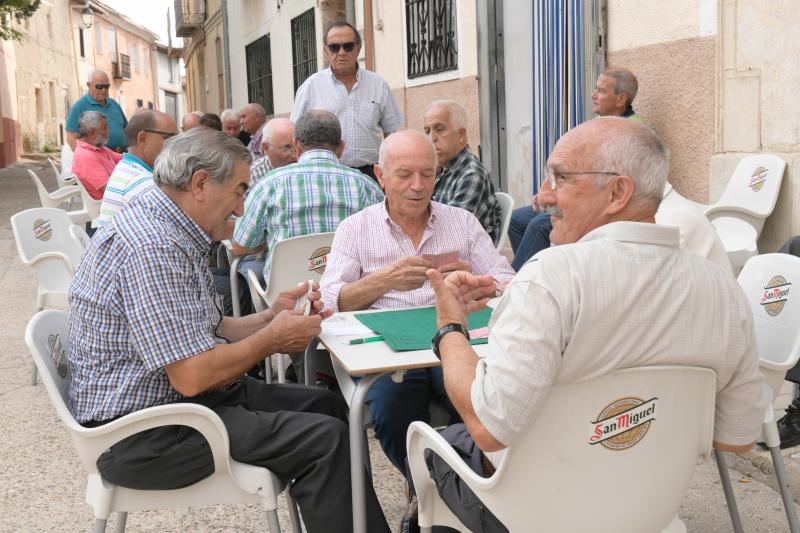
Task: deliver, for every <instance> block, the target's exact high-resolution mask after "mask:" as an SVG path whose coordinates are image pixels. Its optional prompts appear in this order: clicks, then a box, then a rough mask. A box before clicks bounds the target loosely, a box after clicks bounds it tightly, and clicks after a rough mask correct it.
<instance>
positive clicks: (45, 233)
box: [33, 218, 53, 241]
mask: <svg viewBox="0 0 800 533" xmlns="http://www.w3.org/2000/svg"><path fill="white" fill-rule="evenodd" d="M33 236H34V237H35V238H37V239H39V240H40V241H49V240H50V237H52V236H53V226H51V225H50V221H49V220H44V219H42V218H37V219H36V220H35V221H34V222H33Z"/></svg>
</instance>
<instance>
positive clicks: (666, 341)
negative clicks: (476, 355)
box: [471, 222, 765, 462]
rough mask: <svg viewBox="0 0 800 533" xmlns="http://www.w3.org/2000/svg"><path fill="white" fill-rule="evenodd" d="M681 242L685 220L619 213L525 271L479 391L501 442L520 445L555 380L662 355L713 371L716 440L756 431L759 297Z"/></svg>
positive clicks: (475, 401)
mask: <svg viewBox="0 0 800 533" xmlns="http://www.w3.org/2000/svg"><path fill="white" fill-rule="evenodd" d="M678 243H679V234H678V230H677V228H674V227H669V226H659V225H656V224H646V223H637V222H615V223H612V224H607V225H605V226H602V227H600V228H597V229H595V230H594V231H591V232H590V233H588V234H587V235H585V236H584V237H583V238H582V239H581V240H580V241H579V242H578V243H576V244H568V245H562V246H555V247H552V248H548V249H546V250H542V251H541V252H539V253H538V254H537V255H535V256H534V257H533V258H531V260H530V261H528V263H526V264H525V265H524V266H523V267H522V268H521V269H520V271H519V272H518V273H517V275H516V277H515V278H514V279H513V280H512V281H511V283H510V284H509V286H508V287H507V288H506V290H505V292H504V294H503V296H502V297H501V299H500V301H499V303H498V306H497V307H496V309H495V311H494V313H493V315H492V319H491V322H490V324H489V331H490V333H489V338H490V342H489V355H488V356H487V357H484V358H482V359H481V360H480V361H479V362H478V366H477V369H476V375H475V380H474V381H473V383H472V390H471V397H472V405H473V407H474V409H475V413H476V414H477V416H478V418H479V419H480V421H481V423H482V424H483V425H484V426H485V427H486V429H487V430H488V431H489V432H490V433H491V434H492V435H493V436H494V437H495V438H496V439H497V440H499V441H500V442H502V443H503V444H505V445H506V446H511V445H513V444H514V438H515V437H516V436H517V434H518V433H519V431H520V430H522V429H523V427H525V426H526V424H528V423H529V421H530V420H534V419H535V417H536V415H537V414H538V412H539V410H540V409H541V408H542V406H543V405H544V401H543V400H544V399H545V398H546V396H547V394H548V389H549V387H550V386H551V385H552V384H555V383H573V382H576V381H579V380H586V379H591V378H593V377H597V376H600V375H604V374H608V373H610V372H612V371H614V370H617V369H623V368H631V367H640V366H653V365H663V364H677V365H689V366H701V367H706V368H710V369H712V370H714V371H715V372H716V374H717V397H716V411H715V423H714V439H715V440H717V441H720V442H724V443H726V444H733V445H740V444H749V443H752V442H753V441H755V440H756V438H757V437H758V435H759V433H760V431H761V419H762V416H763V414H764V407H765V404H764V400H763V399H762V393H761V382H762V380H761V376H760V374H759V372H758V354H757V348H756V343H755V334H754V331H753V318H752V314H751V312H750V307H749V306H748V304H747V302H746V301H745V296H744V293H743V292H742V291H741V289H740V288H739V285H738V283H737V282H736V280H735V279H734V278H733V276H731V275H730V274H729V273H728V272H725V271H724V269H723V268H721V267H719V266H717V265H715V264H713V263H711V262H709V261H707V260H706V259H703V258H701V257H699V256H698V255H696V254H693V253H689V252H687V251H686V250H683V249H680V248H679V247H678ZM490 459H492V461H493V462H497V461H498V460H499V456H498V455H496V454H491V457H490Z"/></svg>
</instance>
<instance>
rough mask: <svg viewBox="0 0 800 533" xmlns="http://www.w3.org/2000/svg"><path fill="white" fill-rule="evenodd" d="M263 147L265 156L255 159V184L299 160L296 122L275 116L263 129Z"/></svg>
mask: <svg viewBox="0 0 800 533" xmlns="http://www.w3.org/2000/svg"><path fill="white" fill-rule="evenodd" d="M261 148H262V150H263V151H264V157H262V158H261V159H258V160H257V161H253V164H252V165H251V166H250V178H252V180H253V186H255V184H256V183H258V181H260V180H261V178H263V177H264V176H266V175H267V174H269V173H270V172H272V171H273V170H274V169H276V168H281V167H285V166H286V165H290V164H292V163H296V162H297V149H296V148H295V146H294V123H293V122H292V121H291V120H289V119H288V118H273V119H272V120H270V121H269V122H267V123H266V124H264V127H263V128H262V129H261Z"/></svg>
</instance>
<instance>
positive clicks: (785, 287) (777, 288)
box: [761, 276, 792, 316]
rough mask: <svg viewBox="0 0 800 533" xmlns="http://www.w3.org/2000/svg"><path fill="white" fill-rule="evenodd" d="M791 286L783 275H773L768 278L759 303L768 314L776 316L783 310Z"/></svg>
mask: <svg viewBox="0 0 800 533" xmlns="http://www.w3.org/2000/svg"><path fill="white" fill-rule="evenodd" d="M791 288H792V284H791V283H789V282H788V281H786V278H784V277H783V276H775V277H774V278H772V279H771V280H769V283H767V286H766V287H764V295H763V296H762V297H761V305H762V306H763V307H764V310H765V311H766V312H767V314H768V315H769V316H778V315H779V314H780V312H781V311H783V306H784V305H786V301H787V300H788V299H789V290H790V289H791Z"/></svg>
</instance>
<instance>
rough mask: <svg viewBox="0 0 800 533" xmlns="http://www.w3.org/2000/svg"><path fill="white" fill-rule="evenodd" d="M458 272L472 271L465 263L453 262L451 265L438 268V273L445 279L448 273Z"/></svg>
mask: <svg viewBox="0 0 800 533" xmlns="http://www.w3.org/2000/svg"><path fill="white" fill-rule="evenodd" d="M458 270H461V271H464V272H472V269H471V268H470V267H469V263H467V262H465V261H453V262H452V263H447V264H446V265H443V266H440V267H439V272H441V273H442V275H443V276H445V277H446V276H447V274H449V273H450V272H456V271H458Z"/></svg>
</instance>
